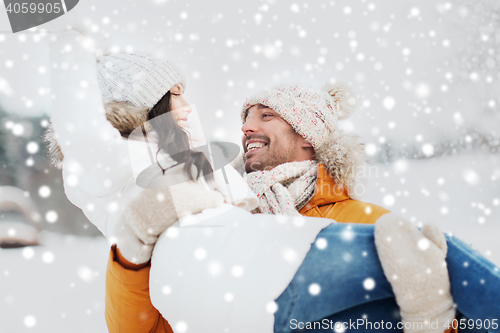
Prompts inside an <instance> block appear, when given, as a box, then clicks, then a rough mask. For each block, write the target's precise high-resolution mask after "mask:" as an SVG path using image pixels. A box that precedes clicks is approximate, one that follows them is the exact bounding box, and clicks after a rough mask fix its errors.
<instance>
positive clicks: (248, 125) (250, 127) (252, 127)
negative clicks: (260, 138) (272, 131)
mask: <svg viewBox="0 0 500 333" xmlns="http://www.w3.org/2000/svg"><path fill="white" fill-rule="evenodd" d="M241 131H242V132H243V134H245V135H249V134H252V133H256V132H258V131H259V128H258V125H257V123H256V122H255V121H252V119H251V118H250V117H249V118H247V120H246V121H245V123H244V124H243V126H242V127H241Z"/></svg>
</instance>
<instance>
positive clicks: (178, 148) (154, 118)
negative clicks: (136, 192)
mask: <svg viewBox="0 0 500 333" xmlns="http://www.w3.org/2000/svg"><path fill="white" fill-rule="evenodd" d="M170 99H171V94H170V91H168V92H167V93H166V94H165V95H163V97H162V98H161V99H160V100H159V101H158V103H156V105H155V106H153V108H151V109H150V110H149V112H148V116H147V118H148V121H149V124H150V125H151V127H152V128H153V130H155V131H156V133H157V134H158V151H157V152H156V162H157V163H158V165H159V166H160V168H161V169H162V171H163V174H165V171H166V170H167V169H164V168H163V167H162V166H161V164H160V161H158V153H159V152H160V151H161V150H163V151H164V152H166V153H167V154H169V155H170V156H171V157H172V158H173V159H174V160H175V161H176V162H178V164H181V163H185V165H184V172H185V173H186V175H187V176H188V177H189V179H190V180H197V179H198V178H199V177H200V175H201V174H203V176H204V177H205V178H206V179H209V180H213V174H212V172H213V169H212V167H211V165H210V163H209V162H208V160H207V158H206V157H205V155H204V154H203V153H202V152H196V151H193V150H191V148H190V146H189V134H188V133H187V132H186V131H184V130H183V129H182V128H181V127H180V126H179V125H177V121H176V119H174V117H173V114H172V113H171V111H172V105H171V103H170ZM160 116H161V117H160ZM193 165H194V166H195V167H196V169H197V172H196V176H194V175H193V173H192V170H191V169H192V166H193Z"/></svg>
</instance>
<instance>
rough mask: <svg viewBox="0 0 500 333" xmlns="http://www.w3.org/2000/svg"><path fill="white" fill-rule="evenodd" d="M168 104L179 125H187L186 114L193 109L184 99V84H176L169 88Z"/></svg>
mask: <svg viewBox="0 0 500 333" xmlns="http://www.w3.org/2000/svg"><path fill="white" fill-rule="evenodd" d="M170 96H171V97H170V106H171V108H172V115H173V117H174V119H175V121H176V122H177V125H179V126H180V127H183V128H185V127H187V120H188V115H189V114H190V113H191V112H192V111H193V109H191V107H190V106H189V104H188V102H186V100H185V99H184V86H183V85H182V84H180V83H179V84H176V85H175V86H173V87H172V89H170Z"/></svg>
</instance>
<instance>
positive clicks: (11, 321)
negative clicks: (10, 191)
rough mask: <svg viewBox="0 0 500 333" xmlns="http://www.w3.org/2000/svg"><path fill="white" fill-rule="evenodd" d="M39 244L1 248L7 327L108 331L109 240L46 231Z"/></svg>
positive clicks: (0, 290) (1, 305)
mask: <svg viewBox="0 0 500 333" xmlns="http://www.w3.org/2000/svg"><path fill="white" fill-rule="evenodd" d="M40 243H41V244H43V245H41V246H33V247H26V248H18V249H0V260H1V262H2V268H1V271H0V295H1V296H0V297H1V299H0V313H1V314H2V331H3V332H53V333H59V332H61V333H62V332H72V333H73V332H74V333H77V332H96V333H99V332H107V328H106V323H105V320H104V278H105V272H106V264H107V259H108V254H109V244H108V242H107V241H106V240H105V239H104V238H103V237H97V238H91V237H75V236H65V235H61V234H57V233H51V232H45V231H44V232H42V233H41V235H40ZM5 319H7V320H5Z"/></svg>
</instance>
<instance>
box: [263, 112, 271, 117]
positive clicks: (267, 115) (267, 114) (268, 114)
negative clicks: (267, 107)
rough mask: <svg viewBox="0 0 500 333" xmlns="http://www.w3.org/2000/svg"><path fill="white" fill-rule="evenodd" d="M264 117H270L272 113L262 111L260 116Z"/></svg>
mask: <svg viewBox="0 0 500 333" xmlns="http://www.w3.org/2000/svg"><path fill="white" fill-rule="evenodd" d="M264 117H272V114H270V113H264V114H263V115H262V118H264Z"/></svg>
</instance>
